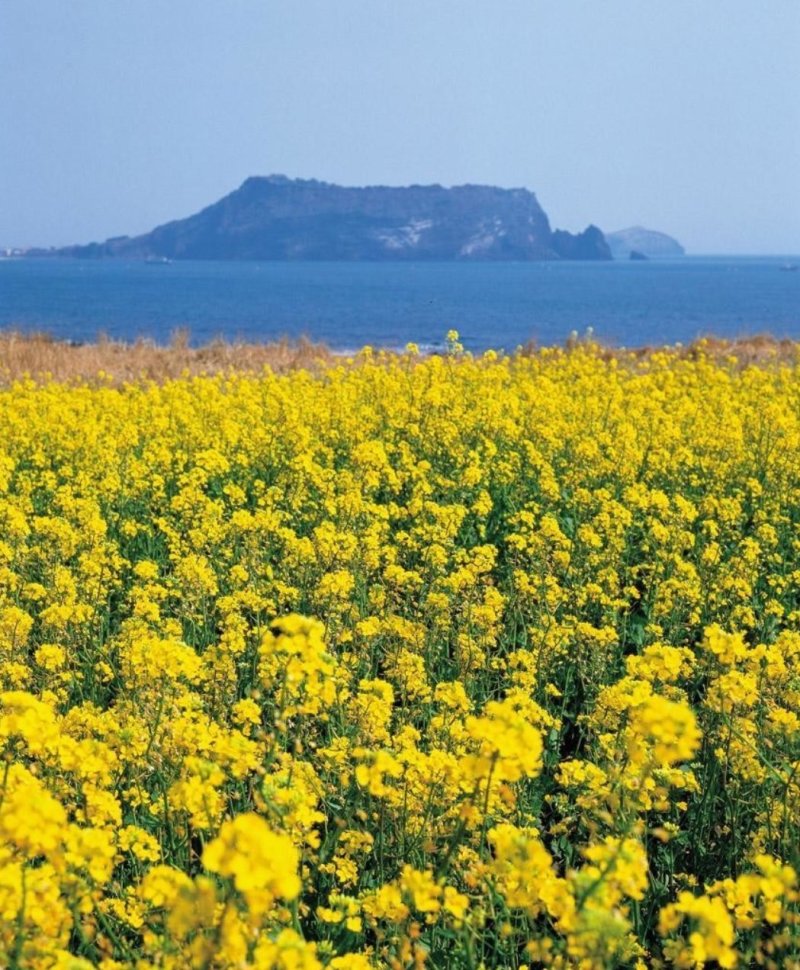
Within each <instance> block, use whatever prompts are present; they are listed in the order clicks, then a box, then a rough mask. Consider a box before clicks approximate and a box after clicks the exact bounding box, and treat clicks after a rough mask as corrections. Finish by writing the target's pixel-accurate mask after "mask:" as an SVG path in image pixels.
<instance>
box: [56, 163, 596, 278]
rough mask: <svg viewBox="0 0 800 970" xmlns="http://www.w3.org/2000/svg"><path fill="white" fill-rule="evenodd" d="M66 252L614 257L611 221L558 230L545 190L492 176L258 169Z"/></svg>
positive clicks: (223, 256) (172, 256) (153, 256)
mask: <svg viewBox="0 0 800 970" xmlns="http://www.w3.org/2000/svg"><path fill="white" fill-rule="evenodd" d="M56 253H57V254H58V255H60V256H74V257H80V258H97V259H103V258H125V259H143V260H149V261H151V262H152V261H161V260H181V259H212V260H384V261H386V260H472V261H478V260H523V261H531V260H560V259H575V260H610V259H611V258H612V255H611V250H610V249H609V246H608V244H607V242H606V238H605V236H604V235H603V233H602V231H601V230H600V229H598V228H597V227H596V226H593V225H590V226H588V228H587V229H585V230H584V231H583V232H581V233H569V232H565V231H563V230H556V231H553V230H552V229H551V227H550V221H549V219H548V217H547V215H546V213H545V212H544V210H543V209H542V207H541V206H540V204H539V202H538V201H537V198H536V195H535V194H534V193H533V192H531V191H529V190H528V189H524V188H516V189H503V188H497V187H495V186H488V185H459V186H454V187H452V188H445V187H443V186H441V185H410V186H404V187H390V186H369V187H363V188H347V187H343V186H339V185H333V184H331V183H328V182H320V181H318V180H316V179H291V178H287V177H286V176H283V175H268V176H254V177H251V178H248V179H246V180H245V181H244V182H243V183H242V185H241V186H239V188H238V189H236V190H235V191H233V192H231V193H230V194H229V195H226V196H225V197H224V198H223V199H220V200H219V201H218V202H215V203H214V204H213V205H210V206H208V207H207V208H205V209H203V210H202V211H201V212H198V213H196V214H195V215H192V216H189V217H188V218H186V219H178V220H176V221H174V222H168V223H166V224H165V225H162V226H159V227H157V228H156V229H153V230H152V232H148V233H145V234H144V235H141V236H134V237H129V236H116V237H114V238H112V239H107V240H106V241H105V242H96V243H90V244H89V245H76V246H68V247H66V248H62V249H59V250H57V251H56Z"/></svg>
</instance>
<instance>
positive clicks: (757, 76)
mask: <svg viewBox="0 0 800 970" xmlns="http://www.w3.org/2000/svg"><path fill="white" fill-rule="evenodd" d="M271 173H282V174H286V175H289V176H292V177H301V178H319V179H323V180H325V181H330V182H337V183H340V184H345V185H369V184H372V185H374V184H385V185H404V184H410V183H432V182H438V183H441V184H443V185H456V184H462V183H465V182H473V183H487V184H493V185H501V186H506V187H517V186H524V187H526V188H529V189H532V190H533V191H535V192H536V194H537V197H538V199H539V201H540V203H541V204H542V206H543V207H544V209H545V211H546V212H547V213H548V215H549V217H550V220H551V223H552V224H553V225H554V226H557V227H559V228H564V229H569V230H572V231H576V230H580V229H582V228H584V227H585V226H586V225H587V224H588V223H590V222H592V223H595V224H597V225H599V226H600V227H601V228H602V229H604V230H606V231H612V230H615V229H620V228H624V227H626V226H630V225H634V224H641V225H645V226H647V227H649V228H654V229H660V230H662V231H665V232H668V233H670V234H672V235H674V236H676V237H677V238H678V239H679V240H680V241H681V242H683V243H684V245H685V246H686V247H687V249H688V250H689V251H690V252H693V253H800V0H0V245H4V246H5V245H9V246H10V245H19V246H24V245H42V246H47V245H65V244H68V243H74V242H89V241H92V240H102V239H105V238H107V237H108V236H113V235H121V234H130V235H133V234H136V233H140V232H145V231H147V230H149V229H151V228H153V227H154V226H156V225H158V224H160V223H163V222H166V221H168V220H170V219H174V218H181V217H183V216H187V215H190V214H191V213H193V212H195V211H197V210H198V209H200V208H202V207H204V206H205V205H208V204H210V203H211V202H214V201H216V199H218V198H220V197H221V196H223V195H225V194H227V193H228V192H230V191H232V190H233V189H235V188H236V187H237V186H238V185H240V184H241V182H242V181H243V180H244V179H245V178H246V177H248V176H249V175H267V174H271Z"/></svg>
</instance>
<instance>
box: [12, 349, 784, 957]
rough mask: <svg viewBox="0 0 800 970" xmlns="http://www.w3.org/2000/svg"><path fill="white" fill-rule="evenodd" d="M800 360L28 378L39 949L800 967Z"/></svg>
mask: <svg viewBox="0 0 800 970" xmlns="http://www.w3.org/2000/svg"><path fill="white" fill-rule="evenodd" d="M799 530H800V364H797V365H793V364H791V363H786V362H783V363H780V362H773V363H766V364H764V365H761V366H751V367H742V366H740V365H739V364H738V363H737V362H736V361H733V360H731V361H719V360H714V359H712V358H711V357H707V356H705V355H704V354H703V352H702V348H700V350H699V351H698V352H697V353H695V354H693V355H692V356H679V355H678V354H676V353H671V352H661V353H653V354H650V355H647V356H635V355H629V356H626V355H624V354H619V355H616V356H611V355H609V354H607V353H604V352H603V351H602V350H600V349H599V348H596V347H593V346H591V345H577V346H575V347H572V348H569V349H568V350H563V351H562V350H545V351H541V352H539V353H537V354H533V355H524V354H522V353H520V354H516V355H513V356H504V355H502V354H497V353H491V354H488V355H486V356H484V357H482V358H478V359H475V358H472V357H471V356H470V355H468V354H465V353H464V351H463V348H462V347H461V345H460V343H459V340H458V335H457V334H455V333H452V334H450V335H449V336H448V344H447V352H446V353H444V354H442V355H441V356H431V357H421V356H420V355H419V354H418V353H417V352H415V351H414V350H413V349H409V351H408V352H407V353H406V354H399V355H388V354H380V353H374V352H370V353H363V354H361V355H359V357H358V358H355V359H353V360H342V361H341V362H340V363H339V364H337V365H335V366H330V367H328V368H326V369H323V370H321V371H320V372H318V373H315V374H311V373H307V372H304V371H297V372H293V373H289V374H286V375H283V376H277V375H275V374H273V373H271V372H265V373H264V374H263V375H262V376H259V377H256V376H252V375H250V376H245V375H241V374H239V375H237V374H228V375H222V376H216V377H213V378H212V377H198V378H191V379H189V378H186V379H180V380H174V381H169V382H167V383H165V384H163V385H156V384H153V383H149V382H145V381H141V382H135V383H132V384H129V385H126V386H123V387H119V388H114V387H110V386H108V384H107V383H104V382H102V381H99V382H97V383H90V384H81V385H78V384H74V385H63V384H57V383H53V382H50V383H35V382H33V381H23V382H20V383H17V384H15V385H13V386H12V387H9V388H7V389H5V390H3V391H0V747H1V748H2V751H1V752H0V753H1V754H2V758H0V966H3V967H10V968H14V970H91V968H95V967H96V968H100V970H323V968H331V970H370V968H371V970H411V968H414V970H420V968H422V967H425V966H429V967H433V968H438V967H441V968H445V967H447V968H453V970H482V968H485V970H490V968H507V970H512V968H513V970H523V968H533V967H540V966H546V967H552V968H554V970H568V968H575V970H604V968H608V967H618V968H625V967H631V968H637V970H643V968H647V967H654V968H661V967H664V968H665V967H670V966H672V967H678V968H699V967H714V966H719V967H725V968H728V967H746V966H751V965H757V966H762V967H767V968H770V967H774V968H778V967H800V886H799V885H798V873H800V848H799V847H800V531H799Z"/></svg>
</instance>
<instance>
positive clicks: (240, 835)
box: [203, 812, 301, 900]
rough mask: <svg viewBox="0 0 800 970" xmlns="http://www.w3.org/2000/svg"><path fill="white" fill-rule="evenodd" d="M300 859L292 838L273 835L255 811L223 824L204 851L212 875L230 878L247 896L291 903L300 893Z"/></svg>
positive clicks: (205, 864)
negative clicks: (263, 895) (261, 895)
mask: <svg viewBox="0 0 800 970" xmlns="http://www.w3.org/2000/svg"><path fill="white" fill-rule="evenodd" d="M299 864H300V856H299V853H298V851H297V849H296V848H295V846H294V845H293V843H292V841H291V839H289V838H288V837H287V836H285V835H281V834H280V833H276V832H273V831H272V830H271V829H270V827H269V826H268V825H267V823H266V822H265V821H264V819H262V818H260V817H259V816H258V815H256V814H255V813H253V812H246V813H245V814H243V815H237V817H236V818H234V819H231V820H229V821H226V822H223V824H222V826H221V827H220V830H219V834H218V835H217V837H216V838H215V839H212V840H211V842H209V843H208V845H206V847H205V849H204V850H203V865H204V866H205V867H206V869H208V871H209V872H216V873H218V874H219V875H221V876H228V877H230V878H231V879H232V880H233V884H234V886H235V887H236V889H238V890H239V892H241V893H242V894H244V895H245V896H251V897H253V898H254V897H255V895H256V894H257V893H262V892H264V893H266V894H268V896H269V897H270V898H272V899H283V900H292V899H294V898H295V897H296V896H297V894H298V893H299V892H300V886H301V883H300V877H299V875H298V868H299Z"/></svg>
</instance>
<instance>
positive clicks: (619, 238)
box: [606, 226, 686, 259]
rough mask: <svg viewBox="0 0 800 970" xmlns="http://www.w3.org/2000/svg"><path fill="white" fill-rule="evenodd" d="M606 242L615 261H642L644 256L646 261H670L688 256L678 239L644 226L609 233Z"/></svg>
mask: <svg viewBox="0 0 800 970" xmlns="http://www.w3.org/2000/svg"><path fill="white" fill-rule="evenodd" d="M606 242H607V243H608V248H609V249H610V250H611V255H612V256H613V257H614V259H640V258H641V257H642V256H644V257H645V259H668V258H672V257H675V256H685V255H686V250H685V249H684V248H683V246H681V244H680V243H679V242H678V240H677V239H673V238H672V236H668V235H667V234H666V233H665V232H657V231H656V230H655V229H645V228H644V226H631V227H630V229H619V230H617V232H607V233H606ZM633 253H636V254H637V255H636V256H634V255H632V254H633Z"/></svg>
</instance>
